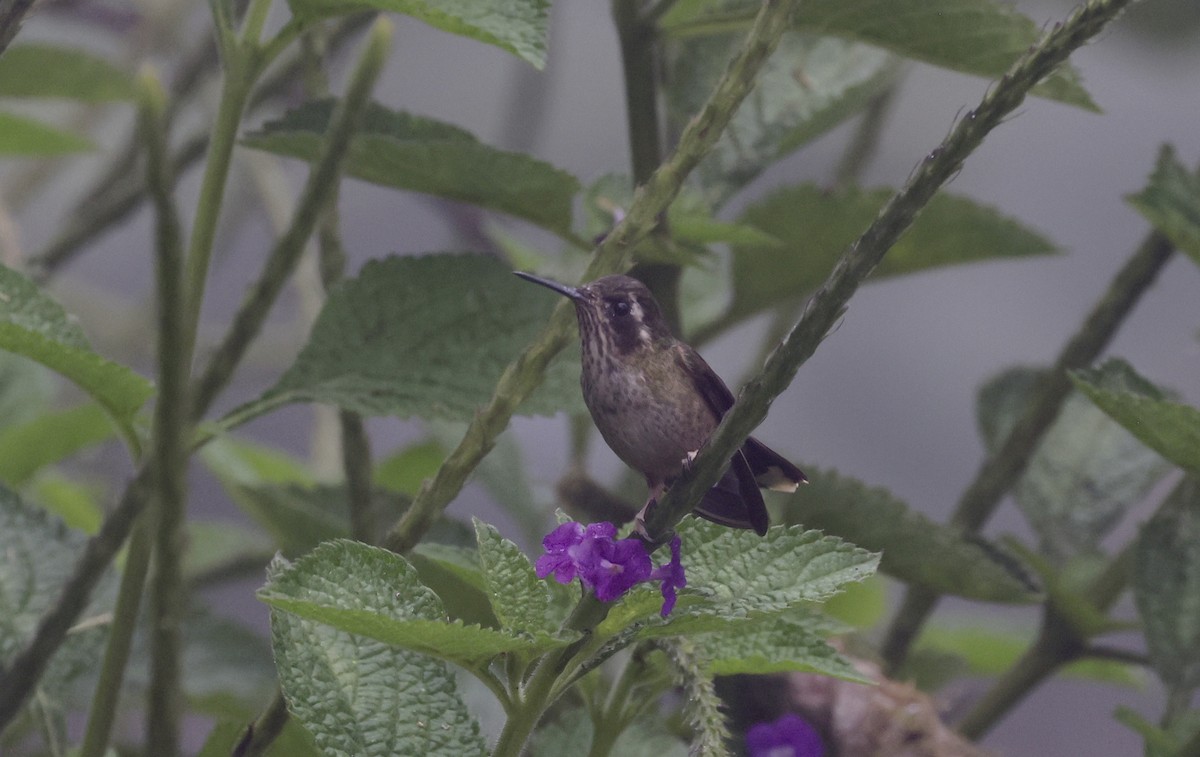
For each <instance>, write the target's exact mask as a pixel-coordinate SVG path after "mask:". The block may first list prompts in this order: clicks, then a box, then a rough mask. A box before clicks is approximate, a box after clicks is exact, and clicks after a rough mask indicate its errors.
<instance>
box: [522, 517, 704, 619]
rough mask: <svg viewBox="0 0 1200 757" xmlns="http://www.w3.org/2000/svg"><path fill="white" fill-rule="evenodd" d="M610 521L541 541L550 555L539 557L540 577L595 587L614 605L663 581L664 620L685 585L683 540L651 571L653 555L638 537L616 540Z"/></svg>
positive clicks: (563, 529)
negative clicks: (642, 586) (667, 559)
mask: <svg viewBox="0 0 1200 757" xmlns="http://www.w3.org/2000/svg"><path fill="white" fill-rule="evenodd" d="M616 535H617V528H616V526H614V525H613V524H611V523H603V522H602V523H592V524H591V525H589V526H587V527H584V526H583V525H581V524H579V523H564V524H562V525H561V526H559V527H558V528H556V529H554V530H553V531H551V532H550V533H549V534H547V535H546V537H545V538H544V539H542V547H543V548H544V549H545V550H546V553H545V554H544V555H542V556H541V557H539V558H538V560H537V564H536V565H535V570H536V572H537V575H538V578H546V577H547V576H549V575H551V574H553V575H554V580H555V581H558V582H559V583H561V584H567V583H571V581H574V580H575V578H576V577H578V578H579V580H580V581H581V582H583V585H584V586H585V587H587V588H589V589H592V590H593V591H594V592H595V594H596V598H597V599H599V600H600V601H602V602H612V601H613V600H615V599H617V598H619V597H620V596H621V595H623V594H624V593H625V592H627V591H629V590H630V589H631V588H633V587H634V586H635V585H637V584H639V583H642V582H644V581H662V593H663V609H662V615H663V617H666V616H667V614H668V613H670V612H671V609H672V608H674V607H675V593H676V591H677V590H678V589H680V588H682V587H684V586H686V585H687V578H686V577H685V576H684V572H683V564H682V563H681V562H680V560H679V550H680V541H679V537H678V536H676V537H675V538H674V539H673V540H672V541H671V560H670V562H668V563H666V564H665V565H662V566H660V567H658V568H654V567H653V563H651V562H650V555H649V554H648V553H647V552H646V547H645V545H644V544H643V543H642V541H641V540H640V539H617V538H615V537H616Z"/></svg>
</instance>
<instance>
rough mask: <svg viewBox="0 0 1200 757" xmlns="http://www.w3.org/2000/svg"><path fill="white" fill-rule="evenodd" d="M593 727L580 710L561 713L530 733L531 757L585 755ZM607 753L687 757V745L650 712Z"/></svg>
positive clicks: (667, 724)
mask: <svg viewBox="0 0 1200 757" xmlns="http://www.w3.org/2000/svg"><path fill="white" fill-rule="evenodd" d="M594 733H595V727H594V726H593V725H592V719H591V717H590V716H589V715H588V713H587V711H586V710H584V709H583V708H581V707H577V708H575V709H571V710H567V711H566V712H560V713H558V714H557V717H556V718H555V720H554V721H553V722H551V723H548V724H545V725H542V726H540V727H539V728H538V729H537V730H536V731H534V733H533V742H532V744H531V747H530V753H531V754H532V755H533V757H563V756H564V755H583V754H588V753H589V749H591V746H592V741H593V739H594ZM608 754H614V755H620V756H621V757H686V756H687V754H688V749H687V744H685V743H684V742H683V741H681V740H680V738H679V736H678V735H676V734H674V733H672V732H671V730H670V723H669V722H668V721H667V720H666V719H664V718H663V717H661V716H660V715H658V714H657V713H654V712H650V713H647V714H646V715H644V716H642V717H639V718H638V719H637V720H635V721H633V723H631V724H629V725H628V726H627V727H626V728H625V729H624V730H622V731H621V735H620V736H618V737H617V739H616V742H615V743H613V745H612V748H611V749H610V750H609V751H608Z"/></svg>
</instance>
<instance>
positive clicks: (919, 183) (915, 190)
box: [646, 0, 1131, 541]
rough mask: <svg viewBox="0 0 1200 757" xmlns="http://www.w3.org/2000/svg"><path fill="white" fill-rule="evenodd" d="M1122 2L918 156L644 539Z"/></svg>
mask: <svg viewBox="0 0 1200 757" xmlns="http://www.w3.org/2000/svg"><path fill="white" fill-rule="evenodd" d="M1130 2H1131V0H1093V2H1090V3H1088V4H1087V5H1084V6H1081V7H1080V8H1078V9H1076V10H1075V11H1074V12H1073V13H1072V14H1071V16H1070V17H1069V18H1068V20H1067V21H1066V22H1065V23H1060V24H1056V25H1055V27H1054V28H1053V29H1052V30H1051V31H1050V32H1049V33H1048V34H1047V35H1046V36H1045V37H1044V38H1043V39H1042V41H1041V42H1039V43H1038V44H1037V45H1035V46H1033V47H1031V48H1030V49H1029V51H1028V52H1027V53H1026V54H1025V55H1023V56H1022V57H1021V59H1020V60H1018V61H1017V62H1016V63H1015V64H1014V65H1013V66H1012V68H1011V69H1009V71H1008V73H1007V74H1005V75H1004V77H1003V78H1001V79H1000V81H999V82H997V83H996V84H995V85H994V86H993V87H992V88H991V90H990V91H989V92H988V93H987V95H986V96H984V98H983V100H982V101H981V102H980V104H979V106H978V107H976V108H975V109H973V110H970V111H968V112H967V113H966V114H964V115H963V117H962V118H961V119H959V121H958V123H957V124H955V126H954V128H953V129H952V130H951V132H950V134H949V135H948V136H947V137H946V139H945V140H944V141H943V142H942V144H941V145H939V146H938V147H936V148H934V150H933V151H932V152H930V153H929V155H928V156H926V158H925V159H924V160H923V161H922V162H921V164H920V165H919V166H918V167H917V168H916V170H914V172H913V174H912V176H911V177H910V178H909V180H908V182H907V183H906V184H905V186H904V187H903V189H901V190H900V191H899V192H898V193H897V194H895V195H894V196H893V197H892V198H891V199H890V200H889V201H888V203H887V204H886V205H885V206H884V207H883V209H882V210H881V211H880V212H879V215H878V216H877V217H876V218H875V221H874V222H873V223H872V224H871V225H870V226H869V227H868V228H867V230H866V231H865V232H863V234H862V236H860V237H859V238H858V240H857V241H856V242H855V243H854V244H853V245H852V246H851V247H850V249H849V250H847V251H846V253H845V254H843V255H842V257H841V259H839V260H838V263H837V265H836V266H835V267H834V269H833V272H832V273H830V275H829V278H827V279H826V280H825V283H824V284H822V285H821V287H820V288H819V289H818V290H817V291H816V293H815V294H814V295H813V297H812V299H811V300H809V302H808V305H807V306H806V308H805V311H804V314H803V315H802V316H801V318H800V320H799V321H798V322H797V323H796V325H795V326H794V327H793V328H792V330H791V333H790V334H788V336H787V337H786V338H785V339H784V340H783V342H782V343H781V344H780V345H779V347H778V348H776V350H775V351H774V353H772V355H771V356H770V358H768V359H767V362H766V364H765V365H764V366H763V368H762V370H761V371H760V372H759V374H758V375H757V376H756V377H755V378H753V379H752V380H751V381H750V382H749V383H748V384H747V385H746V386H745V387H744V388H743V389H742V392H741V395H740V396H739V397H738V400H737V402H735V403H734V406H733V407H732V408H731V409H730V410H729V412H727V413H726V414H725V417H724V419H723V420H722V422H721V424H720V426H718V427H717V429H716V431H715V432H713V435H712V437H711V438H710V439H709V441H708V444H706V445H705V447H704V448H703V449H702V450H701V452H700V454H699V455H698V456H697V458H696V460H695V461H694V462H693V464H692V466H691V468H690V470H689V471H687V472H685V473H684V475H683V476H681V477H680V479H679V480H678V481H677V482H676V483H675V484H674V485H673V486H672V487H671V489H670V490H669V491H668V492H667V494H666V495H665V496H664V498H663V500H662V501H661V502H660V504H659V506H658V507H656V508H655V509H654V511H653V512H652V513H650V515H649V517H648V518H647V522H646V529H647V532H648V534H649V535H650V536H651V538H653V539H655V540H657V541H663V540H665V538H666V536H667V534H669V532H670V530H671V529H672V528H673V526H674V524H675V523H677V522H678V521H679V519H680V518H682V517H683V516H684V515H685V514H686V513H687V512H688V511H690V510H691V508H692V506H693V505H694V504H695V503H696V502H699V501H700V498H701V497H702V496H703V494H704V493H705V492H706V491H708V489H709V488H710V487H711V486H712V485H713V484H715V483H716V482H717V479H718V478H719V477H720V475H721V471H722V469H723V467H724V466H725V464H726V462H727V461H728V460H729V458H730V457H731V456H732V455H733V453H734V451H735V450H736V449H738V447H740V446H741V444H742V443H743V442H744V441H745V439H746V437H747V436H749V435H750V432H751V431H753V430H754V428H755V427H756V426H758V424H759V423H761V422H762V420H763V419H764V418H765V417H766V414H767V409H768V408H769V407H770V404H771V402H772V401H773V400H774V399H775V397H777V396H778V395H779V394H780V393H781V392H782V391H783V390H784V389H785V388H787V386H788V385H789V384H790V383H791V380H792V378H793V377H794V376H795V374H796V371H797V370H798V369H799V367H800V366H801V365H802V364H803V363H804V361H805V360H807V359H808V358H809V357H810V356H811V355H812V354H813V353H814V352H815V351H816V349H817V346H818V345H819V344H820V343H821V340H822V339H824V338H825V335H826V334H827V333H828V332H829V330H830V329H831V328H832V327H833V326H834V324H835V323H836V322H837V320H838V318H840V317H841V314H842V313H843V311H844V310H845V308H846V304H847V303H848V302H849V300H850V297H851V296H852V295H853V294H854V292H855V291H857V289H858V287H859V285H860V284H861V283H862V282H863V280H864V279H865V278H866V277H867V276H868V275H869V274H870V273H871V271H872V270H874V268H875V266H876V265H878V263H879V261H880V260H882V259H883V256H884V254H885V253H886V252H887V251H888V249H889V248H890V247H891V246H892V245H893V244H894V243H895V242H896V240H897V239H898V238H899V237H900V235H901V234H902V233H904V231H905V230H907V229H908V227H909V226H910V225H911V224H912V222H913V220H914V219H915V218H916V216H917V214H918V213H919V212H920V211H921V209H922V208H924V207H925V205H926V204H927V203H928V202H929V201H930V199H932V198H933V196H934V194H935V193H936V192H937V191H938V190H939V189H940V188H941V187H942V185H944V184H945V183H946V182H947V181H948V180H950V179H951V178H952V177H953V176H954V175H955V174H956V173H957V172H958V171H959V169H960V168H961V166H962V163H963V161H964V160H966V158H967V157H968V156H969V155H970V154H971V152H972V151H974V150H975V148H977V147H978V146H979V145H980V143H982V142H983V139H984V138H985V137H986V136H987V135H988V133H990V132H991V131H992V129H994V128H996V127H997V126H999V125H1000V124H1001V123H1003V121H1004V119H1005V118H1006V117H1007V116H1008V115H1009V114H1011V113H1012V112H1013V111H1014V110H1015V109H1016V108H1017V107H1018V106H1019V105H1020V104H1021V103H1022V102H1023V101H1024V99H1025V97H1026V95H1027V94H1028V93H1029V91H1030V90H1031V89H1032V88H1033V87H1034V86H1035V85H1036V84H1037V83H1038V82H1039V81H1041V80H1042V79H1043V78H1044V77H1046V76H1048V75H1049V74H1051V73H1053V72H1054V70H1055V69H1056V68H1058V66H1060V65H1062V63H1064V62H1065V61H1066V59H1067V58H1068V57H1069V56H1070V54H1071V53H1072V52H1073V51H1075V50H1076V49H1078V48H1079V47H1080V46H1082V45H1083V44H1084V43H1085V42H1087V41H1088V40H1089V39H1091V38H1092V37H1094V36H1095V35H1096V34H1098V33H1099V32H1100V30H1101V29H1103V28H1104V27H1105V25H1106V24H1107V23H1108V22H1109V21H1111V20H1112V19H1113V18H1115V17H1116V16H1117V15H1118V14H1119V13H1120V12H1121V10H1122V9H1124V7H1125V6H1126V5H1128V4H1129V3H1130Z"/></svg>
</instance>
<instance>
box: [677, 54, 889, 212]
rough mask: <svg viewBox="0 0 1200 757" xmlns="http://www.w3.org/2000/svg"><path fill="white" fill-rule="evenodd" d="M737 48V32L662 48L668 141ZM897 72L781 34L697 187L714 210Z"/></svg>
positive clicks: (881, 61) (874, 57) (879, 58)
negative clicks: (665, 52)
mask: <svg viewBox="0 0 1200 757" xmlns="http://www.w3.org/2000/svg"><path fill="white" fill-rule="evenodd" d="M744 41H745V33H744V31H741V30H738V31H735V32H731V33H726V34H720V35H712V36H699V37H688V38H686V39H682V40H679V41H678V42H676V43H675V44H672V45H669V46H668V48H667V50H668V64H667V65H668V67H669V70H670V76H669V78H668V81H667V86H666V92H665V98H666V106H667V119H668V124H669V128H670V130H671V133H672V134H675V135H678V134H680V133H681V132H682V131H683V129H684V127H685V126H686V125H687V123H688V121H689V120H690V119H691V118H692V116H693V115H695V114H696V113H697V112H698V111H699V110H700V108H701V107H702V106H703V104H704V102H705V101H706V100H707V99H708V97H709V95H710V94H711V93H712V89H713V87H714V86H715V85H716V83H717V81H718V80H719V79H720V77H721V75H722V74H723V73H724V72H725V67H726V65H727V64H728V62H729V60H730V58H732V57H733V55H734V53H735V52H736V51H737V50H738V48H739V47H740V46H741V45H742V44H743V43H744ZM899 71H900V66H899V65H898V61H897V60H896V58H895V57H894V56H892V55H889V54H888V53H886V52H884V51H882V50H879V49H878V48H874V47H870V46H868V45H863V44H859V43H856V42H848V41H845V40H841V39H835V38H831V37H812V36H809V35H806V34H798V33H794V32H793V33H787V34H785V35H784V36H783V38H782V39H781V40H780V43H779V47H778V48H777V49H776V51H775V52H774V54H772V55H771V57H770V58H769V59H768V60H767V62H766V63H765V64H764V66H763V69H762V72H761V73H760V74H759V76H758V78H757V79H756V81H755V86H754V90H753V91H752V92H751V93H750V96H749V97H748V98H747V99H746V102H744V103H743V104H742V105H741V107H739V108H738V110H737V112H736V113H735V114H734V117H733V120H732V121H731V122H730V124H729V126H728V127H726V130H725V133H724V134H722V135H721V138H720V140H719V141H718V142H717V144H716V146H715V147H714V148H713V151H712V152H711V153H709V154H708V155H707V156H705V158H704V160H703V161H702V162H701V163H700V165H699V166H698V168H697V173H698V175H699V177H700V179H701V184H702V186H704V188H705V190H706V192H708V193H709V194H710V196H711V199H713V200H715V201H716V202H717V203H719V202H721V201H722V200H724V199H726V198H728V197H729V196H730V195H731V194H733V193H734V192H735V191H737V190H738V189H740V188H742V187H744V186H745V185H746V184H748V183H749V182H750V181H751V180H752V179H754V178H755V177H756V176H758V175H759V174H760V173H761V172H762V170H763V169H764V168H766V167H767V166H768V165H770V164H771V163H773V162H774V161H776V160H778V159H779V158H781V157H783V156H784V155H787V154H788V153H790V152H792V151H793V150H795V149H797V148H799V147H801V146H802V145H804V144H806V143H808V142H809V141H811V140H813V139H815V138H816V137H818V136H820V135H821V134H823V133H825V132H826V131H828V130H829V129H832V128H833V127H834V126H837V125H838V124H839V123H841V122H842V121H844V120H846V119H847V118H849V117H851V116H853V115H854V114H856V113H858V112H859V111H860V110H862V108H863V107H865V106H866V104H867V103H868V102H869V101H870V99H871V98H872V97H873V96H874V95H876V94H878V93H880V92H881V91H883V90H884V89H885V88H887V87H888V86H890V85H891V84H892V83H893V82H894V81H895V80H896V77H897V74H898V73H899ZM672 231H674V226H673V227H672Z"/></svg>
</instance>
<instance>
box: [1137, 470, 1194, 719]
mask: <svg viewBox="0 0 1200 757" xmlns="http://www.w3.org/2000/svg"><path fill="white" fill-rule="evenodd" d="M1133 594H1134V599H1135V600H1136V602H1137V608H1138V614H1139V615H1141V617H1142V623H1143V625H1144V626H1145V634H1146V646H1147V648H1148V650H1149V652H1150V660H1151V662H1153V664H1154V668H1155V670H1157V671H1158V675H1159V676H1160V677H1161V678H1162V680H1163V681H1164V682H1165V683H1166V684H1167V688H1168V689H1169V690H1170V691H1172V692H1180V693H1182V694H1183V695H1184V696H1188V694H1189V693H1190V692H1193V691H1195V690H1196V689H1197V688H1200V478H1197V477H1196V476H1188V477H1187V478H1185V479H1184V480H1183V481H1182V482H1181V483H1180V484H1179V486H1178V487H1176V489H1175V491H1174V492H1173V493H1172V494H1171V496H1170V497H1169V498H1168V499H1167V501H1166V502H1164V503H1163V505H1162V507H1161V508H1159V511H1158V512H1157V513H1155V514H1154V516H1153V517H1152V518H1150V520H1149V521H1147V522H1146V524H1145V525H1144V526H1142V530H1141V533H1139V534H1138V539H1137V545H1136V547H1135V552H1134V568H1133Z"/></svg>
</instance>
